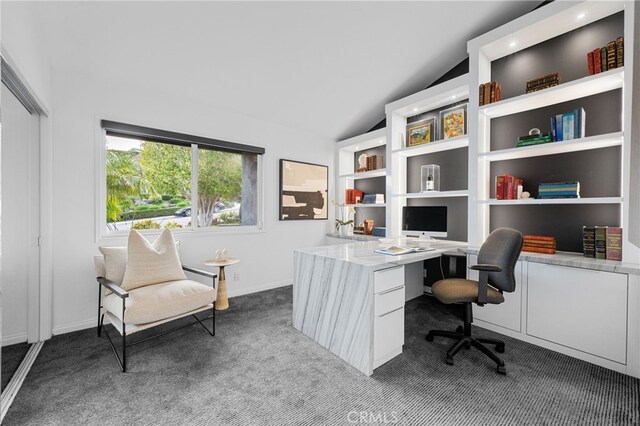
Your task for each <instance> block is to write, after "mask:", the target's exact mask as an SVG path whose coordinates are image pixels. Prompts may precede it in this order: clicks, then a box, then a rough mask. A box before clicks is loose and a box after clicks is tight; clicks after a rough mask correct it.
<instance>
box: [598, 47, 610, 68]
mask: <svg viewBox="0 0 640 426" xmlns="http://www.w3.org/2000/svg"><path fill="white" fill-rule="evenodd" d="M600 69H601V70H602V72H605V71H607V69H608V68H607V48H606V47H601V48H600Z"/></svg>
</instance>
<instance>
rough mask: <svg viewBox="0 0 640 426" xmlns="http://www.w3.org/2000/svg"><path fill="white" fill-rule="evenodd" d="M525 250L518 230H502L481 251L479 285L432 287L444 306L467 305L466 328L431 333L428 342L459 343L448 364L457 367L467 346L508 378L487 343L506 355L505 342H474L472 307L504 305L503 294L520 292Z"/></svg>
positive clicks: (457, 281) (456, 282) (449, 282)
mask: <svg viewBox="0 0 640 426" xmlns="http://www.w3.org/2000/svg"><path fill="white" fill-rule="evenodd" d="M521 250H522V234H520V232H518V231H516V230H515V229H510V228H498V229H496V230H495V231H493V232H492V233H491V234H490V235H489V237H487V240H486V241H485V242H484V244H482V247H480V252H479V253H478V264H477V265H474V266H470V267H469V269H473V270H476V271H480V278H479V279H478V281H472V280H466V279H462V278H449V279H446V280H440V281H438V282H436V283H434V284H433V286H432V287H431V290H432V293H433V295H434V296H435V297H436V298H437V299H438V300H439V301H440V302H442V303H446V304H449V303H464V326H460V327H458V328H457V329H456V331H455V332H454V331H441V330H431V331H429V333H428V334H427V340H428V341H429V342H433V338H434V336H441V337H448V338H452V339H456V340H458V341H457V342H456V343H455V344H454V345H453V346H452V347H451V348H450V349H449V351H448V352H447V358H446V362H447V364H449V365H453V356H454V355H455V354H456V353H457V352H458V351H459V350H460V349H461V348H462V347H463V346H464V347H466V348H467V349H468V348H470V347H471V346H473V347H475V348H477V349H479V350H480V351H481V352H482V353H484V354H485V355H487V356H488V357H489V358H491V359H492V360H493V361H495V363H496V364H498V373H500V374H506V370H505V368H504V361H502V360H501V359H500V358H498V356H497V355H496V354H494V353H493V352H491V350H490V349H489V348H487V347H486V346H485V345H484V344H483V343H487V344H490V345H495V348H496V352H500V353H502V352H504V342H502V341H501V340H497V339H485V338H474V337H472V336H471V323H472V322H473V314H472V311H471V304H472V303H477V304H478V305H479V306H483V305H484V304H485V303H493V304H498V303H502V302H504V297H503V295H502V293H503V292H505V291H506V292H509V293H511V292H513V291H514V290H515V289H516V277H515V273H514V269H515V266H516V262H517V261H518V257H519V256H520V251H521Z"/></svg>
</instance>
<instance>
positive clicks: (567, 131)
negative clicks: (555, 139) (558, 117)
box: [562, 113, 573, 141]
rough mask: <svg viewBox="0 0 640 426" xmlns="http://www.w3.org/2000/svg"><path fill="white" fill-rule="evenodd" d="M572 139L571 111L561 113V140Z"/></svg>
mask: <svg viewBox="0 0 640 426" xmlns="http://www.w3.org/2000/svg"><path fill="white" fill-rule="evenodd" d="M570 139H573V113H566V114H562V140H563V141H566V140H570Z"/></svg>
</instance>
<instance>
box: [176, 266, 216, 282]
mask: <svg viewBox="0 0 640 426" xmlns="http://www.w3.org/2000/svg"><path fill="white" fill-rule="evenodd" d="M182 269H184V270H185V271H187V272H191V273H193V274H198V275H202V276H203V277H208V278H211V279H212V280H213V288H216V278H218V275H217V274H214V273H213V272H209V271H203V270H202V269H195V268H191V267H189V266H184V265H182Z"/></svg>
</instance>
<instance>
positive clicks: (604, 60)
mask: <svg viewBox="0 0 640 426" xmlns="http://www.w3.org/2000/svg"><path fill="white" fill-rule="evenodd" d="M623 66H624V37H618V38H617V39H615V40H614V41H610V42H609V43H607V45H606V46H603V47H600V48H597V49H593V50H592V51H591V52H589V53H587V72H588V73H589V75H593V74H598V73H601V72H604V71H608V70H612V69H614V68H621V67H623Z"/></svg>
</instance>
